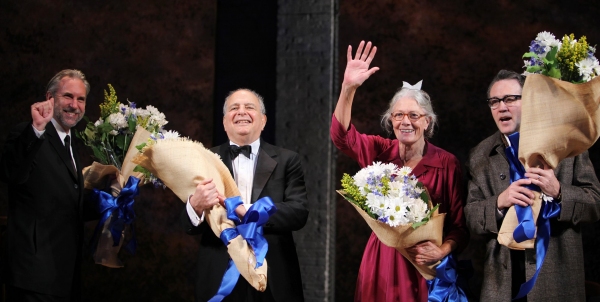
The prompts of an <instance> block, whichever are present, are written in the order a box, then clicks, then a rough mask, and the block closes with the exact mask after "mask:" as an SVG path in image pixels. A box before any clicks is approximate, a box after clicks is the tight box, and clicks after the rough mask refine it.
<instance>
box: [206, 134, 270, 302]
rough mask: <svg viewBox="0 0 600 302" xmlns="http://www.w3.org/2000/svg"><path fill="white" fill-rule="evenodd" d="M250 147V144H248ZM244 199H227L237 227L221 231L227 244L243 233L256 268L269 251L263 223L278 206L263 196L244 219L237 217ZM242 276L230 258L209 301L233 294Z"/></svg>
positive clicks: (219, 299) (228, 215)
mask: <svg viewBox="0 0 600 302" xmlns="http://www.w3.org/2000/svg"><path fill="white" fill-rule="evenodd" d="M248 147H250V146H248ZM242 203H243V202H242V199H241V197H240V196H235V197H231V198H227V199H225V208H226V209H227V218H229V219H231V220H232V221H233V222H234V223H235V225H236V227H235V228H229V229H224V230H223V231H222V232H221V236H220V237H221V241H223V243H224V244H225V246H227V245H228V244H229V241H231V240H233V239H234V238H235V237H237V236H238V235H241V236H242V238H244V239H245V240H246V241H247V242H248V244H250V246H251V247H252V250H254V255H255V256H256V268H258V267H260V266H261V265H263V262H264V260H265V256H266V255H267V251H268V250H269V243H268V242H267V240H266V239H265V237H263V225H264V224H265V223H267V220H269V217H270V216H271V215H273V214H274V213H275V212H276V211H277V208H276V207H275V204H274V203H273V201H272V200H271V198H270V197H268V196H267V197H263V198H261V199H259V200H257V201H256V202H255V203H254V204H252V206H251V207H250V209H248V211H247V212H246V214H245V215H244V217H243V218H242V220H241V221H240V219H239V218H238V217H237V214H236V213H235V209H236V208H237V207H238V206H239V205H241V204H242ZM239 277H240V272H239V271H238V269H237V268H236V267H235V263H233V260H232V259H229V264H228V265H227V270H226V271H225V274H224V275H223V279H222V281H221V286H220V287H219V290H218V291H217V294H216V295H215V296H213V297H212V298H211V299H210V300H209V302H218V301H222V300H223V298H225V297H227V296H228V295H229V294H231V291H232V290H233V287H234V286H235V284H236V283H237V280H238V278H239Z"/></svg>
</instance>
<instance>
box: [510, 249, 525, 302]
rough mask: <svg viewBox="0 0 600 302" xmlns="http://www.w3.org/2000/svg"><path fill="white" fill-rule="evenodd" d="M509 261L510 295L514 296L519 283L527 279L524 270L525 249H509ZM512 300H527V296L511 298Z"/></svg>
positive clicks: (519, 285) (523, 301)
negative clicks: (510, 272) (510, 268)
mask: <svg viewBox="0 0 600 302" xmlns="http://www.w3.org/2000/svg"><path fill="white" fill-rule="evenodd" d="M510 262H511V267H512V284H511V285H512V297H513V298H514V297H516V296H517V294H518V293H519V289H521V284H523V283H525V281H527V280H526V279H527V276H526V274H527V273H526V271H525V251H517V250H510ZM512 301H513V302H527V296H525V297H523V298H521V299H517V300H512Z"/></svg>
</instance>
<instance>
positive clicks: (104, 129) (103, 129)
mask: <svg viewBox="0 0 600 302" xmlns="http://www.w3.org/2000/svg"><path fill="white" fill-rule="evenodd" d="M113 130H114V128H113V126H112V125H111V124H110V123H109V122H104V123H102V124H101V125H98V132H100V133H109V132H111V131H113Z"/></svg>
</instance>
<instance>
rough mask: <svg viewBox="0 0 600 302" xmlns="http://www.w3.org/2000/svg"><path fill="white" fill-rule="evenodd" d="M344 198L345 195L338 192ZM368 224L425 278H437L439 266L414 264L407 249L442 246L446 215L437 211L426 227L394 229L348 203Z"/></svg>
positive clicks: (408, 226)
mask: <svg viewBox="0 0 600 302" xmlns="http://www.w3.org/2000/svg"><path fill="white" fill-rule="evenodd" d="M338 193H340V194H341V195H342V196H343V194H342V193H341V192H340V191H338ZM348 202H349V203H350V204H351V205H352V206H353V207H354V208H355V209H356V211H357V212H358V214H360V216H362V218H363V219H364V220H365V221H366V222H367V224H368V225H369V227H370V228H371V230H373V233H375V235H377V238H379V240H380V241H381V242H382V243H383V244H385V245H386V246H389V247H391V248H394V249H396V250H397V251H398V252H400V254H402V256H404V258H406V259H407V260H408V261H410V263H412V265H413V266H414V267H415V268H416V269H417V270H418V271H419V273H421V275H422V276H423V278H425V279H426V280H431V279H433V278H435V268H436V266H437V265H438V264H439V261H438V263H436V264H433V265H419V264H416V263H414V262H413V260H412V259H411V258H410V257H409V256H408V253H407V252H406V249H407V248H409V247H411V246H414V245H415V244H417V243H419V242H422V241H427V240H429V241H431V242H432V243H434V244H435V245H437V246H440V245H442V243H443V242H442V237H443V232H444V217H445V216H446V214H445V213H443V214H439V213H438V210H436V211H435V212H434V213H433V215H432V216H431V219H430V220H429V221H428V222H427V223H426V224H424V225H422V226H420V227H418V228H416V229H413V228H412V226H411V225H403V226H397V227H392V226H390V225H388V224H386V223H384V222H381V221H377V220H375V219H373V218H372V217H371V216H369V214H367V212H365V211H364V210H363V209H361V208H360V207H358V206H357V205H356V204H354V203H352V202H350V201H348Z"/></svg>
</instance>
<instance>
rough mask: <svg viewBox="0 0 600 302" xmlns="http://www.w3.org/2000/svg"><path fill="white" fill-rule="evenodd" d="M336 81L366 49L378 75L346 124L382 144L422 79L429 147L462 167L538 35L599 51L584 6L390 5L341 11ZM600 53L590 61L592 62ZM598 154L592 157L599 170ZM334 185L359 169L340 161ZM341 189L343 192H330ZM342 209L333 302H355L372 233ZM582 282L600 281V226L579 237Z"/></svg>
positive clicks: (357, 0) (383, 1) (599, 35)
mask: <svg viewBox="0 0 600 302" xmlns="http://www.w3.org/2000/svg"><path fill="white" fill-rule="evenodd" d="M339 7H340V13H339V52H338V54H339V66H340V70H339V72H340V73H339V76H340V84H341V81H342V80H341V79H343V70H344V69H343V68H344V66H345V65H346V50H347V47H348V45H352V46H353V49H354V50H355V49H356V46H357V45H358V43H359V42H360V40H361V39H364V40H367V41H368V40H370V41H372V42H373V43H374V44H375V45H376V46H377V47H378V49H377V54H376V57H375V60H373V63H372V66H378V67H380V70H379V71H378V72H377V73H375V74H374V75H373V76H371V78H370V79H369V80H367V82H365V83H364V84H363V85H362V86H361V87H360V88H359V91H358V92H357V94H356V97H355V101H354V108H353V116H352V122H353V123H354V125H355V126H356V127H357V129H358V130H359V131H361V132H364V133H370V134H381V135H385V134H384V133H383V131H382V130H381V127H380V126H379V119H380V115H381V114H382V113H383V112H384V111H385V110H386V109H387V104H388V102H389V101H390V99H391V97H392V96H393V95H394V93H395V92H396V90H397V89H398V88H400V87H401V86H402V81H406V82H409V83H411V84H414V83H416V82H418V81H419V80H421V79H422V80H423V90H425V91H427V92H428V93H429V94H430V95H431V98H432V100H433V107H434V110H435V112H436V113H437V114H438V117H439V127H438V128H437V131H436V134H435V135H434V137H433V139H431V142H432V143H433V144H435V145H437V146H439V147H442V148H443V149H446V150H448V151H450V152H452V153H453V154H455V155H456V156H457V157H458V159H459V160H460V161H461V162H463V163H464V162H465V160H466V159H467V156H468V152H469V149H470V148H472V147H474V146H475V145H476V144H477V143H478V142H480V141H481V140H483V139H484V138H486V137H488V136H489V135H491V134H492V133H494V132H495V131H496V129H497V128H496V126H495V124H494V122H493V120H492V117H491V113H490V109H489V107H487V105H486V104H485V102H484V101H485V98H486V91H487V86H488V84H489V82H490V81H491V79H492V78H493V77H494V76H495V74H496V73H497V72H498V71H499V70H500V69H512V70H515V71H519V72H520V71H522V66H523V61H522V59H521V56H522V55H523V54H524V53H525V52H527V51H528V49H529V48H528V47H529V43H530V42H531V40H533V39H534V38H535V37H536V35H537V33H538V32H541V31H550V32H552V33H554V34H555V35H556V36H557V37H561V38H562V36H563V35H565V34H570V33H574V34H575V35H576V36H577V38H579V37H580V36H581V35H586V36H587V39H588V42H589V43H590V45H595V44H599V45H600V28H598V23H597V21H596V19H597V18H596V16H598V14H599V13H600V5H599V4H598V3H597V2H591V1H581V0H575V1H539V0H536V1H526V2H523V1H468V0H467V1H437V0H426V1H404V0H403V1H393V0H374V1H362V0H343V1H340V2H339ZM599 55H600V52H597V53H596V57H598V56H599ZM598 150H600V146H598V143H597V144H596V146H594V147H593V149H592V150H591V151H590V154H591V157H592V161H593V162H594V165H595V167H596V171H600V154H599V152H598ZM337 163H338V166H337V173H338V175H337V179H341V176H342V173H344V172H347V173H350V174H351V175H352V174H353V173H355V172H357V171H358V169H359V167H358V165H357V164H356V163H355V162H354V161H353V160H351V159H350V158H349V157H347V156H345V155H344V154H341V153H339V152H338V161H337ZM337 187H338V188H339V187H340V184H339V183H338V184H337ZM355 212H356V211H355V210H354V208H352V207H351V206H350V205H349V204H348V202H347V201H344V200H343V199H341V198H338V201H337V220H336V231H337V234H336V238H337V244H336V266H335V267H336V300H337V301H352V298H353V294H354V288H355V283H356V276H357V273H358V267H359V265H360V261H361V257H362V252H363V249H364V246H365V245H366V242H367V240H368V238H369V235H370V233H371V232H370V230H369V228H368V227H367V225H366V224H365V223H364V222H363V221H362V218H361V217H360V216H359V215H358V214H356V213H355ZM582 230H583V233H584V240H585V242H584V245H585V256H586V257H585V261H586V267H587V268H588V270H587V271H586V278H587V279H590V280H595V281H600V271H599V270H600V262H599V261H598V260H597V257H596V256H595V255H596V254H597V252H598V251H599V250H600V245H599V244H598V241H597V238H598V235H599V230H600V225H599V224H598V223H596V224H594V225H593V226H592V227H587V226H586V227H584V228H582Z"/></svg>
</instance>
